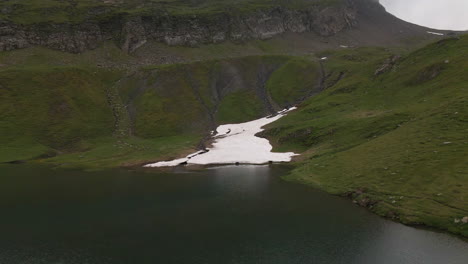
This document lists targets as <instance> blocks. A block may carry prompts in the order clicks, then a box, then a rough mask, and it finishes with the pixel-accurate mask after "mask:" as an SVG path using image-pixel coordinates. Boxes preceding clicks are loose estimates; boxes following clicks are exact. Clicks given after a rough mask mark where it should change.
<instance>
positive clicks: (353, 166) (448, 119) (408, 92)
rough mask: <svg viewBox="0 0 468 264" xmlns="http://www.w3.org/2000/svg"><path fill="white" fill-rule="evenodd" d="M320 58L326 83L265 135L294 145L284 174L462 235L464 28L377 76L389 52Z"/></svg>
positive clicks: (467, 207)
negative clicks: (293, 164) (290, 163)
mask: <svg viewBox="0 0 468 264" xmlns="http://www.w3.org/2000/svg"><path fill="white" fill-rule="evenodd" d="M320 56H328V57H329V60H327V61H325V62H324V65H325V67H326V71H327V74H328V76H329V78H328V80H327V82H326V84H327V85H328V86H330V87H329V88H328V89H327V90H325V91H324V92H323V93H321V94H320V95H318V96H316V97H314V98H311V99H309V100H307V101H306V102H304V103H303V104H302V105H301V106H300V109H299V110H298V111H296V112H294V113H291V114H290V115H288V116H287V117H285V118H283V119H281V120H280V121H278V122H276V123H274V124H272V125H270V126H269V129H268V131H267V132H265V133H264V134H265V135H267V136H268V137H270V138H271V139H272V142H274V144H275V145H276V149H277V150H295V151H299V152H302V153H303V155H302V156H301V157H300V158H299V160H298V161H297V164H296V168H295V169H294V170H293V172H292V173H291V175H289V176H287V177H286V179H288V180H292V181H298V182H302V183H305V184H310V185H313V186H316V187H319V188H321V189H324V190H326V191H328V192H331V193H334V194H340V195H346V196H348V197H350V198H352V199H353V200H354V201H355V203H357V204H360V205H361V206H365V207H368V208H370V209H371V210H372V211H374V212H376V213H378V214H380V215H383V216H386V217H389V218H392V219H397V220H399V221H402V222H404V223H410V224H424V225H427V226H432V227H437V228H442V229H446V230H449V231H450V232H453V233H458V234H461V235H463V236H468V225H467V224H462V223H460V222H458V219H461V218H462V217H464V216H468V160H467V157H468V75H467V74H466V73H467V69H468V36H463V37H462V38H461V39H455V38H454V39H447V40H443V41H439V42H437V43H434V44H431V45H429V46H427V47H425V48H423V49H420V50H417V51H415V52H413V53H411V54H408V55H405V56H403V57H402V58H400V59H398V60H396V63H395V65H394V66H393V67H388V69H387V72H385V73H383V74H380V75H378V76H376V75H375V72H376V69H378V68H380V67H381V66H382V64H383V63H384V62H385V60H386V59H387V58H389V57H390V56H391V54H390V52H389V51H388V50H385V49H372V48H360V49H349V50H341V51H338V52H326V53H323V54H320ZM387 62H389V61H387ZM389 65H390V64H389ZM339 76H342V77H343V78H342V79H341V80H339V78H338V77H339ZM338 80H339V81H338ZM337 81H338V82H337ZM335 83H336V84H335Z"/></svg>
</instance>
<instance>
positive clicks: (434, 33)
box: [427, 31, 444, 36]
mask: <svg viewBox="0 0 468 264" xmlns="http://www.w3.org/2000/svg"><path fill="white" fill-rule="evenodd" d="M427 33H428V34H432V35H437V36H443V35H444V34H443V33H438V32H432V31H427Z"/></svg>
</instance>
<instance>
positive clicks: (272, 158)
mask: <svg viewBox="0 0 468 264" xmlns="http://www.w3.org/2000/svg"><path fill="white" fill-rule="evenodd" d="M294 109H296V108H295V107H293V108H290V109H288V110H283V111H280V112H278V114H277V115H276V116H272V117H264V118H260V119H257V120H253V121H250V122H246V123H240V124H228V125H221V126H219V127H218V128H217V129H216V132H217V134H216V135H215V136H214V137H213V138H214V143H213V146H212V147H211V148H209V149H208V152H205V151H199V152H196V153H193V154H190V155H188V156H187V157H185V158H181V159H176V160H172V161H161V162H157V163H153V164H148V165H145V167H172V166H177V165H180V164H188V165H190V164H193V165H210V164H265V163H269V162H289V161H291V158H292V157H293V156H296V155H297V154H295V153H293V152H286V153H275V152H271V150H272V149H273V147H272V146H271V144H270V142H269V141H268V140H267V139H265V138H260V137H257V136H255V135H256V134H257V133H259V132H261V131H263V129H262V127H264V126H265V125H268V124H270V123H273V122H275V121H276V120H278V119H280V118H282V117H283V116H285V115H286V114H287V113H288V112H289V111H292V110H294Z"/></svg>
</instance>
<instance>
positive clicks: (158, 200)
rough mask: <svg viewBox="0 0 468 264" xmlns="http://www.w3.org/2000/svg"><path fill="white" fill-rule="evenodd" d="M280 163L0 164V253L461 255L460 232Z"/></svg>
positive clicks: (183, 258)
mask: <svg viewBox="0 0 468 264" xmlns="http://www.w3.org/2000/svg"><path fill="white" fill-rule="evenodd" d="M286 172H287V171H286V170H285V169H284V168H281V167H268V166H264V167H255V166H246V167H223V168H215V169H208V170H205V171H201V172H191V173H160V172H143V171H123V170H112V171H104V172H102V171H101V172H80V171H72V170H51V169H46V168H38V167H29V166H28V165H15V166H0V263H1V264H10V263H11V264H37V263H41V264H42V263H44V264H45V263H47V264H55V263H56V264H75V263H76V264H78V263H79V264H96V263H102V264H107V263H109V264H120V263H126V264H127V263H128V264H145V263H161V264H171V263H184V264H185V263H187V264H192V263H193V264H197V263H200V264H202V263H203V264H211V263H213V264H225V263H226V264H231V263H232V264H234V263H236V264H237V263H265V264H280V263H281V264H295V263H327V264H333V263H346V264H348V263H359V264H367V263H369V264H376V263H378V264H385V263H395V264H405V263H423V264H430V263H437V264H440V263H442V264H451V263H453V264H455V263H459V264H467V263H468V243H466V242H464V241H462V240H459V239H457V238H455V237H452V236H449V235H446V234H441V233H435V232H431V231H426V230H420V229H415V228H411V227H406V226H403V225H401V224H397V223H393V222H390V221H387V220H384V219H382V218H379V217H377V216H375V215H372V214H370V213H368V212H367V211H365V210H364V209H361V208H359V207H356V206H354V205H353V204H352V203H351V202H350V201H348V200H345V199H341V198H339V197H334V196H330V195H328V194H326V193H323V192H321V191H317V190H314V189H313V188H310V187H306V186H302V185H298V184H293V183H288V182H284V181H282V180H281V179H279V176H280V175H282V174H284V173H286Z"/></svg>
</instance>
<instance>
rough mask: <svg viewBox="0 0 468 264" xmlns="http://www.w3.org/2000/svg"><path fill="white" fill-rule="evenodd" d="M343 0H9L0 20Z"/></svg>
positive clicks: (71, 19) (208, 11) (66, 19)
mask: <svg viewBox="0 0 468 264" xmlns="http://www.w3.org/2000/svg"><path fill="white" fill-rule="evenodd" d="M343 2H344V0H294V1H290V0H287V1H286V0H197V1H186V0H169V1H163V0H131V1H127V0H67V1H64V0H8V1H2V2H1V3H0V10H2V12H0V20H1V19H4V20H10V21H13V22H15V23H17V24H25V25H29V24H35V23H44V22H53V23H80V22H82V21H85V20H90V19H91V20H98V21H99V20H106V19H108V18H110V17H115V16H121V15H151V14H154V13H166V14H170V15H173V16H182V17H183V16H193V15H204V16H209V15H219V14H222V13H225V12H226V11H227V10H229V12H231V13H232V12H236V13H239V14H242V13H246V12H252V11H255V10H259V9H268V8H273V7H277V6H284V7H288V8H305V7H310V6H321V5H327V6H330V5H338V4H341V3H343Z"/></svg>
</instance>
